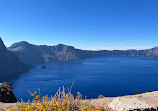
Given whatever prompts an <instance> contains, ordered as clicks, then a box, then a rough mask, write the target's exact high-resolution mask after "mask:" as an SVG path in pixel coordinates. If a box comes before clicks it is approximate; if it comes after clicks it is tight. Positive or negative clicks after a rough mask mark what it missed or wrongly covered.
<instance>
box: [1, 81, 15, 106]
mask: <svg viewBox="0 0 158 111" xmlns="http://www.w3.org/2000/svg"><path fill="white" fill-rule="evenodd" d="M0 102H3V103H15V102H17V99H16V97H15V95H14V93H13V87H12V84H11V83H8V82H4V83H0Z"/></svg>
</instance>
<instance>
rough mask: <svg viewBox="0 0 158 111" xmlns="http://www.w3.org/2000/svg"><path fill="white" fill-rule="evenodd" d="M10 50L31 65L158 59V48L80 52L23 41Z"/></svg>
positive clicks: (68, 47) (71, 48)
mask: <svg viewBox="0 0 158 111" xmlns="http://www.w3.org/2000/svg"><path fill="white" fill-rule="evenodd" d="M8 50H10V51H12V52H14V53H15V54H16V55H17V56H18V57H19V58H20V59H21V60H22V61H24V62H26V63H30V64H34V63H42V62H49V61H52V60H77V59H84V58H91V57H99V56H142V57H151V58H158V47H155V48H152V49H147V50H113V51H109V50H100V51H91V50H80V49H75V48H74V47H72V46H67V45H63V44H58V45H55V46H47V45H33V44H30V43H28V42H25V41H22V42H18V43H15V44H13V45H12V46H10V47H9V48H8Z"/></svg>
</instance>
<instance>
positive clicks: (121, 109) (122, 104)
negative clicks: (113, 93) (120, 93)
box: [108, 98, 153, 111]
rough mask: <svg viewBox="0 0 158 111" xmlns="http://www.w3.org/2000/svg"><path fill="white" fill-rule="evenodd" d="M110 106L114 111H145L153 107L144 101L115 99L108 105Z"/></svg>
mask: <svg viewBox="0 0 158 111" xmlns="http://www.w3.org/2000/svg"><path fill="white" fill-rule="evenodd" d="M108 106H109V107H110V108H112V109H113V110H114V111H129V110H131V111H132V110H135V109H139V110H141V111H143V110H145V109H151V108H152V107H153V106H150V105H148V104H147V103H145V102H143V101H140V100H138V99H137V98H115V99H114V100H113V101H112V102H111V103H109V104H108ZM148 111H149V110H148Z"/></svg>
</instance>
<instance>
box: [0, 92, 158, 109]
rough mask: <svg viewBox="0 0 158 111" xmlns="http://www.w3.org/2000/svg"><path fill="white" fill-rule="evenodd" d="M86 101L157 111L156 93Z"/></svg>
mask: <svg viewBox="0 0 158 111" xmlns="http://www.w3.org/2000/svg"><path fill="white" fill-rule="evenodd" d="M86 101H88V102H90V104H92V105H100V106H103V107H107V106H109V107H110V108H112V109H113V111H137V110H138V109H140V110H141V111H157V110H156V109H157V107H158V91H154V92H147V93H143V94H138V95H128V96H121V97H104V98H101V99H93V100H86ZM16 106H17V103H0V108H3V109H6V108H7V107H16ZM152 108H153V109H152ZM136 109H137V110H136ZM138 111H139V110H138Z"/></svg>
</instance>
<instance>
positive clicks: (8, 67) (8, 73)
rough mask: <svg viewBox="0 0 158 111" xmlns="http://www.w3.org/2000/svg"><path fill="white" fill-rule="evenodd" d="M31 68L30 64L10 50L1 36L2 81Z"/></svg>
mask: <svg viewBox="0 0 158 111" xmlns="http://www.w3.org/2000/svg"><path fill="white" fill-rule="evenodd" d="M30 68H31V66H30V65H28V64H26V63H24V62H22V61H20V60H19V59H18V57H17V56H16V55H15V54H14V53H13V52H10V51H8V50H7V48H6V47H5V45H4V43H3V41H2V39H1V38H0V81H2V80H6V79H9V78H13V77H16V76H19V75H20V74H21V73H24V72H27V71H28V70H29V69H30Z"/></svg>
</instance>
